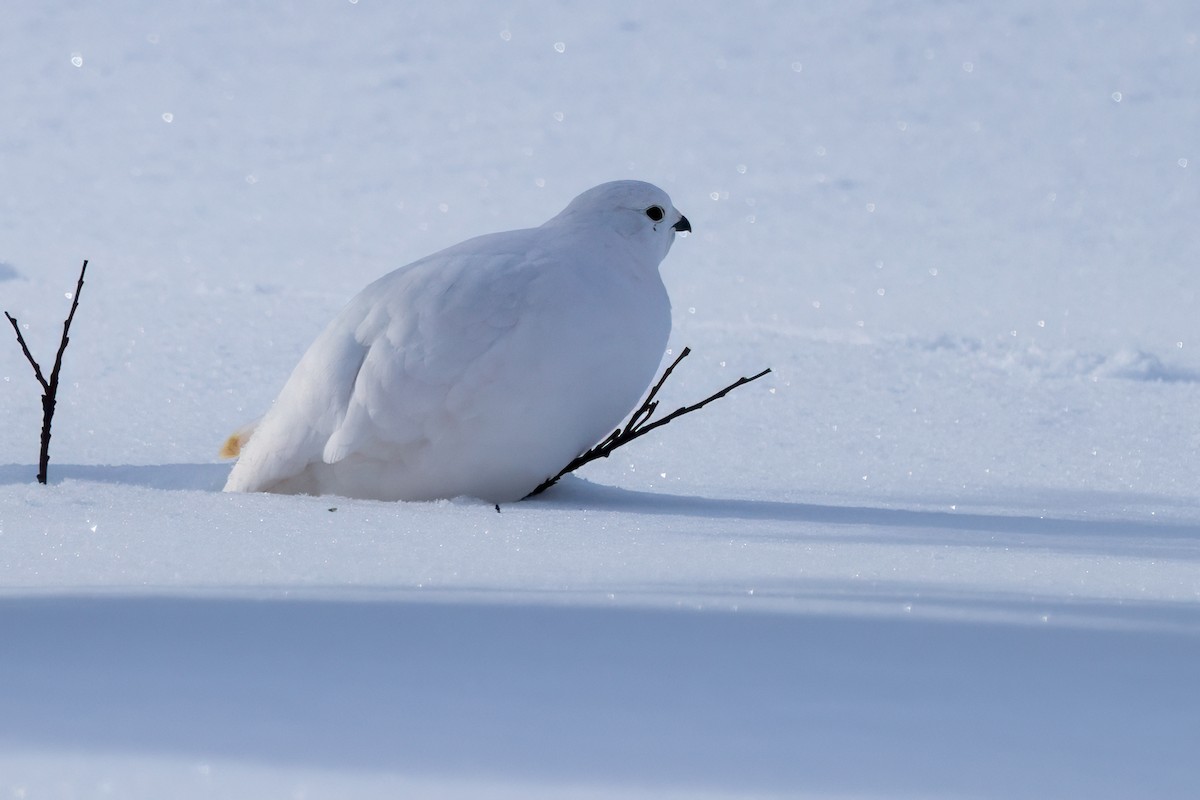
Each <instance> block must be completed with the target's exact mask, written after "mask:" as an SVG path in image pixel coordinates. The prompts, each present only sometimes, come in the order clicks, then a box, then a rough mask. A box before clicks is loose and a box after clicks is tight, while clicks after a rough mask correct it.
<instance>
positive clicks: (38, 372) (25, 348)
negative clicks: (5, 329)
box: [4, 311, 50, 392]
mask: <svg viewBox="0 0 1200 800" xmlns="http://www.w3.org/2000/svg"><path fill="white" fill-rule="evenodd" d="M4 316H6V317H8V321H9V322H11V323H12V326H13V330H14V331H16V332H17V344H19V345H21V352H22V353H24V354H25V360H26V361H28V362H29V363H30V365H32V366H33V376H34V377H35V378H37V382H38V383H40V384H41V385H42V390H43V391H47V392H48V391H50V384H48V383H46V378H45V376H44V375H42V368H41V366H40V365H39V364H38V363H37V361H36V360H35V359H34V357H33V353H31V352H29V345H27V344H25V337H24V336H22V335H21V326H20V325H18V324H17V318H16V317H14V316H13V315H12V314H9V313H8V312H7V311H5V312H4Z"/></svg>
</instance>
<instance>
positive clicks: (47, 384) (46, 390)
mask: <svg viewBox="0 0 1200 800" xmlns="http://www.w3.org/2000/svg"><path fill="white" fill-rule="evenodd" d="M87 265H88V262H87V259H84V262H83V266H82V267H81V268H80V270H79V281H78V282H77V283H76V284H75V294H74V296H73V297H72V298H71V311H70V313H68V314H67V318H66V319H65V320H64V321H63V332H62V339H60V340H59V343H58V353H57V354H56V355H55V356H54V367H53V368H52V369H51V370H50V379H49V380H47V379H46V376H45V375H44V374H43V373H42V367H41V365H40V364H38V362H37V360H36V359H35V358H34V357H33V354H32V353H31V352H29V345H28V344H26V343H25V336H24V335H23V334H22V333H21V326H20V325H19V324H18V323H17V318H16V317H14V316H13V315H12V314H9V313H8V312H7V311H5V312H4V316H5V317H7V318H8V321H9V323H10V324H11V325H12V327H13V330H14V331H16V334H17V344H19V345H21V352H22V353H24V354H25V360H26V361H28V362H29V364H30V366H32V367H33V376H34V377H35V378H37V382H38V383H39V384H41V387H42V449H41V453H40V454H39V457H38V474H37V480H38V483H45V482H46V472H47V470H48V469H49V466H50V423H51V422H52V421H53V420H54V407H55V404H56V402H57V397H58V377H59V374H60V373H61V371H62V362H63V354H64V353H65V352H66V351H67V345H68V344H69V343H70V341H71V337H70V333H71V322H72V320H74V319H75V309H77V308H79V294H80V293H81V292H82V291H83V276H84V275H85V274H86V273H87Z"/></svg>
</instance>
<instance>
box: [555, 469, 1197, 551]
mask: <svg viewBox="0 0 1200 800" xmlns="http://www.w3.org/2000/svg"><path fill="white" fill-rule="evenodd" d="M532 502H535V503H537V502H546V503H552V504H555V505H560V506H568V507H578V508H589V509H606V510H613V511H630V512H636V513H639V514H651V515H666V516H686V517H702V518H706V519H721V518H725V519H738V520H744V521H750V522H752V521H768V522H801V523H824V524H832V525H852V526H868V527H876V528H880V529H893V530H894V529H924V530H939V529H944V530H959V531H976V532H991V533H1009V534H1045V535H1051V534H1053V535H1067V536H1069V535H1083V534H1086V535H1089V536H1096V535H1106V534H1108V535H1113V536H1118V535H1119V536H1135V537H1136V536H1144V537H1157V538H1167V539H1189V540H1197V539H1200V526H1198V525H1188V524H1179V523H1171V522H1143V521H1139V520H1111V519H1109V520H1085V519H1067V518H1059V517H1050V516H1030V515H1020V514H1014V515H1008V514H978V513H968V512H961V513H960V512H957V511H953V512H951V511H930V510H911V509H903V508H882V507H873V506H838V505H821V504H814V503H796V502H786V501H777V500H739V499H727V498H711V497H700V496H695V495H679V494H667V493H659V492H642V491H635V490H631V489H621V488H618V487H614V486H604V485H601V484H595V483H591V482H589V481H587V480H584V479H582V478H577V477H573V476H568V477H567V478H566V479H564V480H563V481H562V482H561V483H560V484H559V485H557V486H555V487H554V488H553V489H552V490H551V491H550V492H547V493H546V495H544V496H543V497H539V498H534V499H533V501H532Z"/></svg>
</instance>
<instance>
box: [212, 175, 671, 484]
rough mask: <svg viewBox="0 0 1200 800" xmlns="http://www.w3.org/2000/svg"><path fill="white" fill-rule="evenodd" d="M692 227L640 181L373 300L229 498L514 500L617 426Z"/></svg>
mask: <svg viewBox="0 0 1200 800" xmlns="http://www.w3.org/2000/svg"><path fill="white" fill-rule="evenodd" d="M690 230H691V225H690V224H689V223H688V220H687V217H685V216H683V215H682V214H681V213H680V212H679V211H677V210H676V209H675V207H674V206H673V205H672V204H671V198H670V197H668V196H667V194H666V192H664V191H663V190H662V189H659V188H658V187H657V186H653V185H651V184H649V183H643V182H641V181H614V182H612V183H604V184H601V185H599V186H596V187H594V188H592V189H589V190H587V191H586V192H584V193H583V194H581V195H579V196H578V197H576V198H575V199H574V200H572V201H571V203H570V204H569V205H568V206H567V207H566V208H565V209H563V211H562V212H561V213H559V214H558V215H557V216H555V217H554V218H553V219H551V220H550V221H548V222H546V223H545V224H543V225H541V226H540V227H537V228H528V229H524V230H516V231H507V232H504V233H493V234H488V235H485V236H480V237H477V238H474V239H469V240H467V241H465V242H462V243H460V244H457V245H454V246H453V247H449V248H447V249H445V250H442V251H440V252H438V253H434V254H433V255H431V256H427V257H425V258H422V259H420V260H419V261H414V262H413V263H411V264H409V265H408V266H405V267H401V268H400V269H397V270H395V271H394V272H391V273H389V274H388V275H385V276H384V277H382V278H380V279H379V280H377V281H375V282H374V283H372V284H371V285H369V286H367V287H366V288H365V289H363V290H362V291H361V292H359V294H358V295H357V296H356V297H354V298H353V299H352V300H351V301H350V303H349V304H348V305H347V306H346V307H345V308H344V309H343V310H342V311H341V312H340V313H339V314H338V315H337V317H335V318H334V320H333V322H331V323H330V324H329V326H328V327H327V328H326V329H325V331H324V332H323V333H322V334H321V335H320V336H319V337H317V340H316V341H315V342H313V344H312V346H311V347H310V348H309V349H308V352H307V353H305V354H304V357H303V358H301V359H300V363H299V364H298V365H297V366H296V368H295V370H293V372H292V375H291V377H290V378H289V379H288V381H287V383H286V384H285V385H284V387H283V391H281V392H280V394H279V397H278V398H277V399H276V401H275V403H274V404H273V405H272V406H271V408H270V410H269V411H267V413H266V414H265V415H264V416H263V418H262V419H261V420H260V421H259V422H258V423H256V424H254V425H252V426H247V427H246V428H243V429H242V430H240V431H238V432H237V433H235V434H234V435H233V436H231V437H230V440H229V442H228V443H227V444H226V448H225V450H224V451H223V452H224V453H225V454H226V455H239V451H240V455H239V459H238V462H237V464H235V465H234V467H233V471H232V472H231V473H230V475H229V480H228V482H227V483H226V484H225V491H227V492H281V493H287V494H336V495H344V496H347V497H361V498H371V499H378V500H432V499H438V498H448V497H457V496H459V495H469V496H472V497H477V498H482V499H484V500H488V501H490V502H497V503H498V502H507V501H512V500H519V499H520V498H522V497H524V496H526V495H527V494H528V493H529V492H531V491H532V490H533V489H534V488H535V487H536V486H537V485H538V484H540V483H541V482H542V481H543V480H545V479H546V478H548V477H550V476H552V475H554V474H556V473H557V472H558V471H559V470H560V469H562V468H563V467H564V466H566V464H567V462H569V461H570V460H571V459H573V458H574V457H575V456H577V455H579V454H580V453H582V452H583V451H584V450H586V449H587V448H588V447H590V446H592V445H593V444H595V443H596V442H598V441H599V440H600V439H602V438H604V436H606V435H607V434H608V433H610V432H611V431H612V430H613V428H615V427H616V426H617V425H618V424H620V422H621V421H622V419H623V417H624V415H625V414H627V413H628V412H629V411H630V410H631V409H632V408H633V406H634V405H635V404H636V403H637V401H638V400H639V399H640V397H641V396H642V394H643V392H645V390H646V388H647V387H648V386H649V384H650V381H651V380H652V379H653V377H654V371H655V369H656V368H657V367H658V364H659V361H660V360H661V358H662V355H663V352H664V350H665V349H666V344H667V337H668V334H669V333H670V329H671V304H670V300H669V299H668V297H667V290H666V287H665V286H664V285H663V282H662V278H661V277H660V276H659V272H658V267H659V264H660V263H661V262H662V260H663V258H665V257H666V255H667V252H668V251H669V250H670V249H671V243H672V242H673V241H674V239H675V234H676V232H678V231H690Z"/></svg>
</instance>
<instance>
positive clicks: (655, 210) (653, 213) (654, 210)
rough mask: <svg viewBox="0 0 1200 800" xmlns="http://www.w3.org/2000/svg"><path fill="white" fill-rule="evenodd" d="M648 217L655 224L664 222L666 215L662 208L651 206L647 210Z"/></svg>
mask: <svg viewBox="0 0 1200 800" xmlns="http://www.w3.org/2000/svg"><path fill="white" fill-rule="evenodd" d="M646 216H647V217H649V218H650V219H652V220H654V221H655V222H662V218H663V217H664V216H666V215H665V214H664V213H663V210H662V208H661V207H660V206H650V207H649V208H647V209H646Z"/></svg>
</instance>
